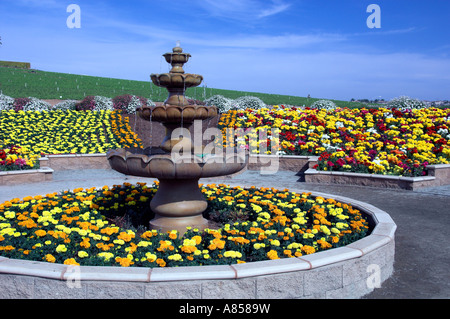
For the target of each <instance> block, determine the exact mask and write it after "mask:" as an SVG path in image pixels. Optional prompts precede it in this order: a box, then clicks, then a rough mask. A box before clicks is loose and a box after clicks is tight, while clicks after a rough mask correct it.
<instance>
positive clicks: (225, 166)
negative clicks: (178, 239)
mask: <svg viewBox="0 0 450 319" xmlns="http://www.w3.org/2000/svg"><path fill="white" fill-rule="evenodd" d="M163 56H164V57H165V59H166V61H167V62H168V63H170V64H171V65H172V69H171V70H170V72H169V73H163V74H152V75H151V79H152V82H153V83H154V84H155V85H157V86H160V87H164V88H166V89H167V90H168V91H169V96H168V98H167V100H166V101H165V102H164V104H163V105H160V106H145V107H141V108H138V109H137V110H136V112H137V114H138V115H139V117H140V118H141V119H143V120H145V121H154V122H160V123H162V124H163V125H164V126H165V128H166V136H165V138H164V140H163V142H162V144H161V145H160V147H158V148H150V149H146V150H131V149H116V150H111V151H109V152H108V154H107V158H108V160H109V163H110V165H111V167H112V169H114V170H116V171H118V172H120V173H123V174H126V175H133V176H141V177H154V178H157V179H158V180H159V187H158V191H157V192H156V194H155V196H154V197H153V199H152V201H151V203H150V207H151V209H152V211H153V212H154V213H155V217H154V219H152V220H151V221H150V227H151V228H152V229H158V230H161V231H170V230H177V231H178V232H180V233H181V234H183V233H184V232H185V231H186V227H188V226H191V227H196V228H199V229H204V228H205V227H207V225H208V221H207V220H206V219H205V218H203V216H202V213H203V212H204V211H205V210H206V208H207V205H208V204H207V202H206V200H205V198H204V197H203V194H202V193H201V191H200V188H199V185H198V181H199V179H200V178H206V177H215V176H223V175H230V174H233V173H236V172H239V171H240V170H242V169H243V168H244V167H245V166H246V163H247V158H246V156H242V153H236V152H234V151H233V152H225V151H223V152H221V154H204V153H203V146H202V145H194V143H193V141H192V139H191V138H190V136H185V135H182V136H180V135H179V132H180V130H179V129H181V128H183V129H188V128H189V127H190V126H191V125H192V124H193V123H194V121H195V120H207V119H211V118H213V117H215V116H217V115H218V113H217V108H216V107H215V106H202V105H189V103H188V101H187V99H186V97H185V91H186V88H189V87H196V86H198V85H200V84H201V82H202V81H203V77H202V76H201V75H198V74H188V73H185V72H184V70H183V65H184V64H185V63H186V62H187V61H188V60H189V58H190V57H191V55H190V54H189V53H183V50H182V48H181V47H179V46H178V45H177V46H176V47H175V48H173V50H172V52H171V53H166V54H164V55H163ZM194 140H197V139H195V137H194ZM199 146H200V147H199ZM180 150H181V151H182V157H181V160H180V157H176V156H174V155H180ZM194 151H195V152H199V151H200V153H201V154H197V153H194Z"/></svg>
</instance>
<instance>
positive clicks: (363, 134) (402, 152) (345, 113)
mask: <svg viewBox="0 0 450 319" xmlns="http://www.w3.org/2000/svg"><path fill="white" fill-rule="evenodd" d="M219 126H220V128H221V129H222V131H223V134H224V139H225V138H226V135H227V134H226V133H227V130H229V129H230V128H233V129H236V128H244V129H247V128H253V129H254V131H255V133H256V132H257V131H258V130H261V129H266V130H268V132H269V136H268V139H267V140H266V141H258V137H257V136H250V135H251V134H249V135H247V136H246V141H245V142H246V143H255V145H247V146H251V149H255V150H256V151H255V152H256V153H258V152H259V145H260V143H263V145H264V146H265V145H272V144H275V147H276V148H275V149H277V151H278V154H281V155H282V154H287V155H315V156H320V158H319V163H318V165H317V166H316V168H317V169H319V170H328V171H346V172H361V173H374V174H391V175H403V176H422V175H426V168H427V166H428V165H430V164H448V163H450V132H449V131H450V109H437V108H428V109H427V108H423V109H422V108H420V109H404V110H399V109H395V108H394V109H387V108H373V109H365V108H363V109H353V110H351V109H348V108H345V109H342V108H337V109H335V110H326V109H316V108H296V107H284V106H281V107H278V106H275V107H273V108H272V109H269V108H262V109H259V110H252V109H246V110H233V111H229V112H228V113H225V114H223V115H222V117H221V120H220V122H219ZM273 129H277V130H279V140H276V139H274V138H272V136H270V132H271V130H273ZM255 133H254V134H255ZM229 136H231V137H233V136H232V135H229ZM238 144H239V141H237V140H235V139H234V140H229V141H227V140H225V145H227V146H235V145H238ZM244 146H245V145H244ZM267 149H268V150H269V151H267V152H268V153H270V147H267Z"/></svg>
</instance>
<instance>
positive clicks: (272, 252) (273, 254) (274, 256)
mask: <svg viewBox="0 0 450 319" xmlns="http://www.w3.org/2000/svg"><path fill="white" fill-rule="evenodd" d="M267 257H269V259H270V260H274V259H280V257H278V254H277V252H276V251H275V250H273V249H272V250H270V251H269V252H268V253H267Z"/></svg>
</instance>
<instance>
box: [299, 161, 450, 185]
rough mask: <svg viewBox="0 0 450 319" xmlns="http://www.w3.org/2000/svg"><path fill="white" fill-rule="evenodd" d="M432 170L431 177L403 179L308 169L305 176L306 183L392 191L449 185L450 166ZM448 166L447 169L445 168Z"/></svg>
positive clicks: (401, 177)
mask: <svg viewBox="0 0 450 319" xmlns="http://www.w3.org/2000/svg"><path fill="white" fill-rule="evenodd" d="M440 166H441V165H436V167H437V168H432V171H430V173H432V175H430V176H422V177H403V176H392V175H378V174H362V173H352V172H334V171H331V172H326V171H318V170H316V169H312V168H309V169H307V170H306V171H305V172H304V174H305V181H306V182H308V183H325V184H347V185H361V186H371V187H383V188H394V189H406V190H416V189H418V188H422V187H432V186H441V185H448V184H450V165H444V166H445V167H440ZM447 166H448V167H447Z"/></svg>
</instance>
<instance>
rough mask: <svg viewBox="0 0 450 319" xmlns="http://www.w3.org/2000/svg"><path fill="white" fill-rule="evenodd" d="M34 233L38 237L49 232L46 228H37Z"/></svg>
mask: <svg viewBox="0 0 450 319" xmlns="http://www.w3.org/2000/svg"><path fill="white" fill-rule="evenodd" d="M34 233H35V234H36V236H38V237H44V236H45V235H46V234H47V232H46V231H45V230H43V229H39V230H36V231H35V232H34Z"/></svg>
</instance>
